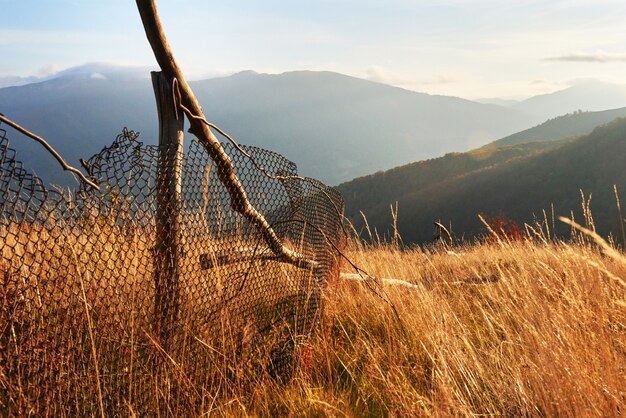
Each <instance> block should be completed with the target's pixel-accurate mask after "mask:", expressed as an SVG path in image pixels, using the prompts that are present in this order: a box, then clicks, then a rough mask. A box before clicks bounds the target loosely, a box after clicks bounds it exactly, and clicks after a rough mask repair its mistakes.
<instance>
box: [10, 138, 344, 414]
mask: <svg viewBox="0 0 626 418" xmlns="http://www.w3.org/2000/svg"><path fill="white" fill-rule="evenodd" d="M225 149H226V151H227V152H228V154H229V155H230V157H231V159H232V160H233V164H234V166H235V170H236V174H237V175H238V177H239V179H240V180H241V182H242V183H243V186H244V187H245V190H246V193H247V195H248V198H249V200H250V203H252V205H253V206H254V207H255V208H257V209H258V210H259V212H261V213H262V214H263V215H264V216H265V218H266V219H267V220H268V222H269V223H270V225H271V226H272V228H273V229H274V231H275V232H276V234H277V235H278V236H279V237H280V239H281V242H283V243H284V245H286V246H288V247H289V248H291V249H293V250H294V251H297V252H298V253H299V254H302V255H303V257H306V259H310V260H314V261H315V267H314V268H303V267H302V266H298V265H293V264H288V263H285V262H281V261H279V259H277V258H276V257H275V256H274V254H273V253H272V251H271V250H270V249H269V248H268V246H267V244H266V241H265V240H264V238H263V236H262V234H261V233H260V232H259V231H258V230H257V228H255V227H254V226H253V225H252V224H251V223H250V222H249V221H248V220H247V219H246V218H245V217H243V216H242V215H240V214H239V213H237V212H235V211H233V210H232V206H231V202H230V196H229V194H228V191H227V189H226V188H225V186H224V185H223V184H222V183H221V182H220V181H219V179H218V178H217V175H216V170H213V165H212V160H211V158H210V157H209V155H208V154H207V152H206V150H205V149H204V147H203V146H201V145H200V144H198V143H197V142H192V143H191V144H190V145H189V147H188V149H187V150H186V152H185V153H184V155H178V158H180V161H181V165H180V170H181V171H182V176H181V179H182V183H181V184H179V185H177V186H176V187H177V190H178V195H177V196H176V197H175V198H173V197H172V196H169V198H167V196H166V198H165V200H163V198H161V200H159V198H158V193H157V191H158V188H159V187H163V185H162V184H161V183H162V179H160V178H159V175H160V174H159V171H158V165H159V161H160V159H161V162H162V159H163V158H169V156H171V155H176V153H173V154H172V152H170V151H171V150H164V149H159V147H156V146H144V145H143V144H142V143H141V142H139V140H138V137H137V134H135V133H134V132H132V131H127V130H124V132H123V133H122V134H121V135H119V136H118V137H117V139H116V140H115V141H114V142H113V144H112V145H111V146H109V147H107V148H104V149H103V150H102V151H101V152H100V153H99V154H97V155H94V156H93V157H92V158H90V159H89V160H88V161H86V162H84V164H83V165H84V166H85V168H86V169H87V170H88V172H89V175H90V176H91V177H92V179H94V180H95V181H96V182H97V183H98V184H99V185H100V189H99V190H93V189H91V188H88V187H86V186H81V187H79V188H77V189H76V190H73V191H68V192H62V191H58V190H52V189H50V188H48V187H46V185H44V183H43V182H42V181H41V180H40V179H39V178H37V177H36V176H34V175H32V174H31V173H29V171H28V170H26V169H25V168H23V166H22V164H21V163H20V162H19V160H18V158H17V157H16V153H15V151H14V150H13V149H12V148H11V147H10V144H9V140H8V137H7V132H6V131H5V130H2V129H0V415H36V416H39V415H42V416H43V415H49V416H75V415H88V416H90V415H100V414H101V413H103V412H104V413H105V414H106V415H114V416H115V415H127V414H130V415H132V414H136V415H139V416H144V415H152V414H154V413H156V412H155V411H167V412H166V415H168V414H169V415H172V414H183V415H187V414H189V415H195V414H197V412H198V411H201V410H203V408H206V403H208V402H210V400H212V399H213V400H214V399H216V398H217V397H219V396H220V391H223V390H224V389H223V388H225V387H227V386H228V385H231V386H238V387H241V388H244V390H245V388H246V387H247V385H248V386H249V385H252V384H253V382H252V381H250V376H259V375H262V374H265V375H270V376H272V377H274V378H275V379H277V380H287V379H289V378H290V377H291V375H292V373H293V371H294V369H295V368H296V367H297V364H298V361H297V358H298V355H299V350H300V348H301V347H302V346H303V344H302V343H303V342H304V341H306V338H307V336H308V335H309V334H310V332H311V331H312V329H313V327H314V326H315V324H316V322H317V320H318V318H319V316H320V312H321V309H322V301H323V299H322V291H323V289H324V287H325V285H327V283H328V281H329V279H330V278H331V277H333V275H334V274H336V272H337V270H338V257H337V251H336V250H337V249H338V248H340V247H341V246H342V244H343V241H344V237H345V234H344V232H343V229H342V220H343V200H342V198H341V196H340V194H339V193H338V192H337V191H335V190H334V189H332V188H329V187H326V186H325V185H323V184H322V183H320V182H318V181H316V180H312V179H307V178H301V177H298V176H297V172H296V166H295V165H294V164H293V163H292V162H290V161H288V160H286V159H285V158H283V157H282V156H280V155H278V154H275V153H272V152H269V151H266V150H262V149H259V148H254V147H245V151H246V153H247V154H249V155H248V156H246V155H245V153H242V152H240V150H237V149H236V148H235V147H232V146H228V145H226V146H225ZM250 157H252V159H251V158H250ZM164 216H165V217H166V218H167V222H165V223H164V222H163V221H161V222H159V217H164ZM121 411H123V412H121ZM172 411H175V412H172Z"/></svg>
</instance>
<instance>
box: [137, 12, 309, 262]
mask: <svg viewBox="0 0 626 418" xmlns="http://www.w3.org/2000/svg"><path fill="white" fill-rule="evenodd" d="M136 3H137V9H138V10H139V14H140V16H141V20H142V22H143V27H144V30H145V32H146V36H147V38H148V41H149V42H150V46H151V47H152V51H153V52H154V56H155V58H156V60H157V62H158V64H159V66H160V67H161V70H162V71H163V73H164V74H165V75H167V76H168V77H170V78H175V79H176V80H178V84H179V89H180V93H181V97H180V99H181V103H180V104H181V105H182V106H181V108H182V109H184V110H185V113H186V114H187V117H188V119H189V123H190V128H189V132H191V133H192V134H193V135H195V136H196V137H197V138H198V140H199V141H200V143H201V144H202V145H204V147H205V148H206V150H207V152H208V153H209V156H210V157H211V158H212V159H213V161H214V162H215V168H216V173H217V176H218V178H219V179H220V181H221V182H222V184H224V186H225V187H226V189H227V190H228V194H229V195H230V205H231V207H232V208H233V210H235V211H236V212H238V213H240V214H242V215H243V216H245V217H246V218H247V219H248V220H249V221H250V222H251V223H252V224H253V225H254V226H255V227H256V228H257V229H258V230H259V232H260V233H261V234H262V236H263V238H264V239H265V241H266V242H267V244H268V246H269V248H270V249H271V250H272V251H273V252H274V253H275V254H276V255H277V256H278V257H279V258H280V259H281V260H282V261H285V262H288V263H290V264H294V265H297V266H301V267H306V268H314V267H316V266H317V264H318V263H317V262H316V261H314V260H308V259H306V258H303V257H302V256H301V255H300V254H298V253H297V252H295V251H293V250H291V249H289V248H287V247H285V246H284V245H283V244H282V242H281V241H280V239H279V238H278V236H277V235H276V232H275V231H274V230H273V229H272V227H271V225H270V224H269V223H268V222H267V220H266V219H265V217H264V216H263V215H262V214H261V213H260V212H259V211H258V210H257V209H256V208H255V207H254V206H253V205H252V204H251V203H250V201H249V200H248V197H247V195H246V191H245V190H244V188H243V185H242V184H241V182H240V181H239V178H237V175H236V174H235V170H234V167H233V163H232V161H231V159H230V157H229V156H228V154H226V151H224V148H223V147H222V145H221V144H220V142H219V141H218V140H217V138H216V137H215V135H214V134H213V132H211V130H210V129H209V127H208V126H207V125H206V124H205V123H203V122H202V119H206V118H205V116H204V113H203V112H202V108H201V107H200V104H199V103H198V100H197V99H196V97H195V95H194V94H193V91H192V90H191V88H190V87H189V84H188V83H187V81H186V80H185V77H184V75H183V73H182V71H181V69H180V67H179V66H178V64H177V62H176V60H175V58H174V54H173V52H172V49H171V47H170V45H169V43H168V41H167V38H166V37H165V31H164V30H163V26H162V24H161V20H160V18H159V13H158V10H157V7H156V3H155V1H154V0H136Z"/></svg>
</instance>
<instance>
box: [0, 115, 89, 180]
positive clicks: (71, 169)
mask: <svg viewBox="0 0 626 418" xmlns="http://www.w3.org/2000/svg"><path fill="white" fill-rule="evenodd" d="M0 121H2V122H4V123H6V124H7V125H9V126H10V127H12V128H14V129H15V130H17V131H19V132H21V133H23V134H24V135H26V136H28V137H30V138H32V139H34V140H35V141H37V142H39V143H40V144H41V145H43V147H44V148H45V149H46V150H47V151H48V152H49V153H50V154H52V156H53V157H54V158H55V159H56V160H57V161H58V162H59V164H60V165H61V167H62V168H63V170H65V171H69V172H70V173H73V174H76V175H77V176H78V177H79V178H80V179H81V180H82V181H83V182H84V183H85V184H88V185H89V186H91V187H93V188H94V189H96V190H98V189H99V188H100V187H98V185H97V184H96V183H94V182H93V181H91V180H89V179H88V178H87V177H85V175H84V174H83V172H82V171H80V170H79V169H77V168H75V167H72V166H71V165H69V164H68V163H66V162H65V160H64V159H63V157H61V155H59V153H58V152H56V150H55V149H54V148H52V146H51V145H50V144H48V142H47V141H46V140H45V139H43V138H42V137H40V136H38V135H35V134H34V133H32V132H30V131H29V130H28V129H26V128H24V127H22V126H20V125H18V124H17V123H15V122H13V121H12V120H10V119H7V118H6V117H5V116H4V115H2V114H0Z"/></svg>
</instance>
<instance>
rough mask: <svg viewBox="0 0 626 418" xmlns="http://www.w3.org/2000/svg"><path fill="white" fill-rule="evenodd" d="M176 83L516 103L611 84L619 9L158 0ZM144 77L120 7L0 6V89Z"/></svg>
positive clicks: (470, 0)
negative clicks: (345, 86)
mask: <svg viewBox="0 0 626 418" xmlns="http://www.w3.org/2000/svg"><path fill="white" fill-rule="evenodd" d="M158 6H159V9H160V13H161V16H162V19H163V22H164V25H165V30H166V32H167V35H168V38H169V40H170V42H171V44H172V46H173V48H174V52H175V54H176V56H177V58H178V59H179V61H180V62H181V65H182V67H183V70H184V71H185V72H186V74H187V75H188V78H190V79H194V78H204V77H210V76H215V75H226V74H231V73H233V72H237V71H241V70H246V69H252V70H255V71H258V72H270V73H280V72H284V71H291V70H303V69H305V70H306V69H308V70H330V71H337V72H341V73H345V74H350V75H354V76H357V77H362V78H369V79H372V80H376V81H381V82H385V83H388V84H393V85H397V86H400V87H404V88H408V89H412V90H417V91H424V92H428V93H434V94H448V95H457V96H462V97H467V98H479V97H513V98H522V97H527V96H531V95H535V94H540V93H546V92H550V91H554V90H557V89H560V88H563V87H566V86H567V85H571V84H572V83H574V82H576V80H579V79H584V78H597V79H601V80H605V81H610V82H620V83H621V82H625V81H626V80H624V77H625V76H626V25H625V24H624V23H623V22H625V21H626V1H624V0H570V1H564V0H563V1H560V0H553V1H540V0H512V1H506V0H500V1H494V0H465V1H463V0H439V1H435V0H309V1H297V0H291V1H284V0H265V1H252V0H241V1H240V0H230V1H228V2H224V1H220V2H216V1H207V0H159V1H158ZM87 62H108V63H116V64H123V65H133V66H151V65H154V59H153V57H152V54H151V51H150V49H149V46H148V43H147V41H146V39H145V35H144V34H143V29H142V27H141V22H140V19H139V16H138V13H137V11H136V6H135V2H134V1H132V0H108V1H102V0H98V1H96V0H55V1H53V0H0V77H6V76H32V75H45V74H48V73H51V72H54V71H58V70H60V69H65V68H69V67H73V66H77V65H81V64H84V63H87Z"/></svg>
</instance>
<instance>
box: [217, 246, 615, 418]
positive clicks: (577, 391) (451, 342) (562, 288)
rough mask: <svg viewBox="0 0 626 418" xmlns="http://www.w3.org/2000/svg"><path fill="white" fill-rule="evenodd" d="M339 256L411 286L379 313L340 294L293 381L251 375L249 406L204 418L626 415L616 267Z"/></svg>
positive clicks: (583, 251) (391, 253)
mask: <svg viewBox="0 0 626 418" xmlns="http://www.w3.org/2000/svg"><path fill="white" fill-rule="evenodd" d="M579 241H583V240H582V238H581V239H580V240H579ZM586 242H587V241H586ZM348 255H349V257H350V258H351V259H352V260H353V261H354V262H355V264H357V265H359V266H361V267H362V268H363V269H364V270H366V271H368V272H369V273H371V274H372V275H375V276H378V277H393V278H402V279H405V280H408V281H410V282H412V283H415V284H417V285H418V287H416V288H408V287H406V286H395V285H390V286H386V287H385V290H384V292H385V294H386V297H387V299H388V300H387V301H383V300H381V298H380V297H379V296H377V295H375V294H374V293H373V292H372V291H371V290H369V289H368V288H367V287H366V286H364V284H363V283H361V282H358V281H345V280H344V281H338V282H337V283H335V284H333V285H332V286H331V288H330V289H329V291H328V292H327V301H326V311H325V314H324V318H323V321H322V325H321V326H320V327H319V328H318V329H317V332H316V333H315V335H314V337H313V339H312V341H311V342H310V345H308V346H306V347H303V348H301V350H300V360H299V366H298V369H299V371H298V377H297V378H296V379H295V380H294V381H292V382H291V383H290V384H288V385H279V384H276V383H275V382H273V381H272V380H271V379H266V378H263V376H257V377H256V384H255V385H253V386H252V391H251V392H250V393H247V394H241V396H233V397H231V398H230V399H229V400H228V401H226V402H217V403H215V404H214V405H212V407H211V408H210V409H209V410H207V411H205V412H206V413H208V414H215V415H221V416H230V415H235V416H349V417H360V416H566V417H567V416H570V417H586V416H601V417H611V416H622V415H623V414H624V413H625V411H626V409H625V408H626V286H625V283H624V280H623V278H624V277H626V263H625V261H624V260H622V259H616V258H610V257H608V256H606V255H603V254H602V252H601V251H600V250H599V249H598V247H597V246H595V245H594V244H591V243H589V242H588V243H587V244H580V243H578V244H567V243H563V242H556V243H541V242H537V241H534V242H533V241H520V242H513V243H509V242H501V244H497V243H496V244H493V243H491V244H476V245H471V246H466V247H464V248H460V249H457V251H456V252H455V253H452V252H445V251H444V252H439V253H427V252H424V251H422V250H420V249H415V250H410V251H402V250H400V249H399V248H398V247H396V246H393V245H382V244H381V245H375V246H367V247H366V246H362V245H359V244H355V245H353V246H352V248H351V249H350V251H349V253H348ZM620 257H621V255H620Z"/></svg>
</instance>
